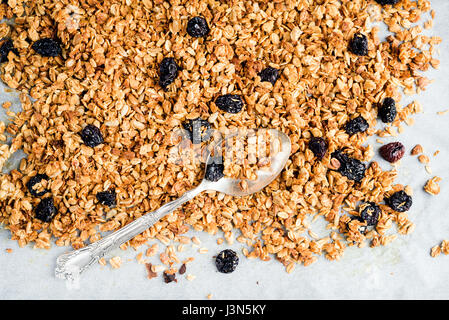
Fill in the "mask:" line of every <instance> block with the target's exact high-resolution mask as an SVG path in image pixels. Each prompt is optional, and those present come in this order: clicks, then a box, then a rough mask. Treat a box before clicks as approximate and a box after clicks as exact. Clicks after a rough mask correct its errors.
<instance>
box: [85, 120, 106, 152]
mask: <svg viewBox="0 0 449 320" xmlns="http://www.w3.org/2000/svg"><path fill="white" fill-rule="evenodd" d="M81 139H82V140H83V142H84V144H85V145H86V146H89V147H92V148H93V147H96V146H98V145H100V144H102V143H104V139H103V136H102V134H101V131H100V129H99V128H97V127H96V126H94V125H93V124H88V125H87V126H85V127H84V129H83V131H81Z"/></svg>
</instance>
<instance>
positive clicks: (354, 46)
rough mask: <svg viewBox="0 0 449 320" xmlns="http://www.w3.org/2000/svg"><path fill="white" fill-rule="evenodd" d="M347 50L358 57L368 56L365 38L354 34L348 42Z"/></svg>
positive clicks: (362, 35) (359, 34)
mask: <svg viewBox="0 0 449 320" xmlns="http://www.w3.org/2000/svg"><path fill="white" fill-rule="evenodd" d="M349 50H350V51H351V52H352V53H354V54H356V55H358V56H366V55H367V54H368V39H367V38H366V36H365V35H364V34H361V33H356V34H355V35H354V37H353V38H352V40H351V41H350V42H349Z"/></svg>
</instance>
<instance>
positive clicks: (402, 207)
mask: <svg viewBox="0 0 449 320" xmlns="http://www.w3.org/2000/svg"><path fill="white" fill-rule="evenodd" d="M385 203H386V204H387V205H388V206H389V207H390V208H391V209H393V210H394V211H397V212H405V211H408V210H409V209H410V207H411V206H412V203H413V201H412V197H410V196H409V195H408V194H407V193H405V191H403V190H401V191H397V192H395V193H393V194H392V195H391V196H390V197H389V198H387V199H385Z"/></svg>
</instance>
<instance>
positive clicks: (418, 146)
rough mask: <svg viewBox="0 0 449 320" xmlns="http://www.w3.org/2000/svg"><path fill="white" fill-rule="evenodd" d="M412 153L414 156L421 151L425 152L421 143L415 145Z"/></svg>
mask: <svg viewBox="0 0 449 320" xmlns="http://www.w3.org/2000/svg"><path fill="white" fill-rule="evenodd" d="M410 153H411V155H412V156H416V155H418V154H421V153H423V147H422V146H421V145H420V144H417V145H416V146H414V147H413V149H412V151H411V152H410Z"/></svg>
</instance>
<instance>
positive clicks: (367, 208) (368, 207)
mask: <svg viewBox="0 0 449 320" xmlns="http://www.w3.org/2000/svg"><path fill="white" fill-rule="evenodd" d="M360 210H361V212H360V217H361V218H362V219H363V221H366V224H367V225H368V226H374V225H376V224H377V221H378V220H379V217H380V214H381V212H382V211H381V210H380V207H379V206H378V205H377V204H375V203H374V202H366V203H364V204H362V205H361V206H360Z"/></svg>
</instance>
